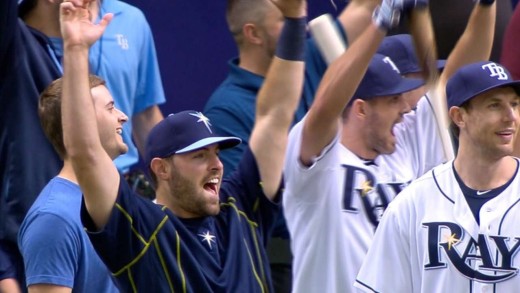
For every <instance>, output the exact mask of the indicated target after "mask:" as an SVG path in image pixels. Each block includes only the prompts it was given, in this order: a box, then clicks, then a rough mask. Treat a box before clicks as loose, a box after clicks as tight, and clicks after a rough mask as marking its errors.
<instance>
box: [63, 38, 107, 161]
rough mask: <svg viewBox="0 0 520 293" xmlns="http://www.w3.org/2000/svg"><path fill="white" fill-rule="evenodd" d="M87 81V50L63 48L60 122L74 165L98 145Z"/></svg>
mask: <svg viewBox="0 0 520 293" xmlns="http://www.w3.org/2000/svg"><path fill="white" fill-rule="evenodd" d="M95 117H96V114H95V110H94V105H93V103H92V98H91V95H90V86H89V79H88V47H85V48H81V47H67V46H65V48H64V56H63V95H62V123H63V140H64V144H65V148H66V150H67V154H68V156H69V158H71V159H72V162H73V164H74V165H78V166H79V165H81V164H83V163H82V162H83V161H85V160H87V162H86V163H88V160H89V153H92V152H93V151H92V148H95V146H96V145H101V142H100V141H99V135H98V130H97V123H96V120H95Z"/></svg>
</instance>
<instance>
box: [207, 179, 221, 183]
mask: <svg viewBox="0 0 520 293" xmlns="http://www.w3.org/2000/svg"><path fill="white" fill-rule="evenodd" d="M218 181H219V180H218V178H213V179H211V180H210V181H208V183H212V184H218Z"/></svg>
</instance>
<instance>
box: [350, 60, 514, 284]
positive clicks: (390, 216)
mask: <svg viewBox="0 0 520 293" xmlns="http://www.w3.org/2000/svg"><path fill="white" fill-rule="evenodd" d="M519 91H520V81H514V80H512V78H511V76H510V74H509V72H507V70H506V69H505V68H504V67H502V66H501V65H499V64H496V63H493V62H488V61H486V62H477V63H473V64H470V65H467V66H465V67H462V68H461V69H460V70H459V71H458V72H457V73H455V74H454V75H453V77H451V78H450V80H449V82H448V85H447V96H448V106H449V107H450V110H449V115H450V118H451V121H452V125H453V127H454V128H455V129H457V132H458V137H459V149H458V154H457V156H456V158H455V160H454V161H450V162H448V163H446V164H443V165H440V166H438V167H436V168H434V169H433V170H432V171H431V172H428V173H427V174H426V175H424V176H423V177H421V178H420V179H418V180H417V181H415V182H414V183H412V184H411V185H410V186H409V187H408V188H406V189H405V190H404V191H403V192H402V193H401V194H400V195H399V196H398V197H397V199H396V200H395V201H394V202H392V203H391V204H390V206H389V207H388V209H387V211H386V212H385V215H384V216H383V219H382V221H381V224H380V225H379V228H378V229H377V232H376V234H375V238H374V241H373V244H372V246H371V247H370V250H369V251H368V254H367V256H366V258H365V261H364V263H363V266H362V268H361V270H360V272H359V276H358V278H357V281H356V287H358V288H361V289H363V290H364V291H366V292H517V291H518V288H520V276H519V275H518V273H519V268H520V254H518V252H519V250H520V226H519V225H518V223H519V220H520V206H519V199H520V197H519V194H520V176H519V175H518V164H519V162H518V159H517V158H514V157H512V156H511V153H512V150H513V140H514V137H515V135H516V133H517V130H518V124H519V123H520V118H519V113H518V105H519V103H520V97H519V96H518V93H519Z"/></svg>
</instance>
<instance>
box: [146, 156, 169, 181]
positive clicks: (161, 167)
mask: <svg viewBox="0 0 520 293" xmlns="http://www.w3.org/2000/svg"><path fill="white" fill-rule="evenodd" d="M150 169H152V172H153V173H154V174H155V176H156V177H157V181H162V180H168V178H169V177H170V165H169V164H168V162H166V159H161V158H153V159H152V161H151V162H150Z"/></svg>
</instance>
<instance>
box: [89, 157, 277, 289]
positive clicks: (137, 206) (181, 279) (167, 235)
mask: <svg viewBox="0 0 520 293" xmlns="http://www.w3.org/2000/svg"><path fill="white" fill-rule="evenodd" d="M220 201H221V209H220V213H219V214H218V215H217V216H214V217H205V218H200V219H189V220H186V219H179V218H178V217H176V216H175V215H174V214H173V213H171V212H170V210H168V209H167V208H166V207H162V206H159V205H155V204H153V203H152V202H150V201H148V200H146V199H143V198H141V197H140V196H138V195H135V194H134V193H133V192H132V191H131V189H130V187H129V186H128V184H127V183H126V182H125V181H124V180H123V179H121V181H120V187H119V194H118V197H117V200H116V204H115V207H114V209H113V212H112V215H111V217H110V219H109V222H108V224H107V225H106V226H105V228H104V229H103V230H102V231H100V232H94V233H89V236H90V239H91V241H92V243H93V245H94V247H95V249H96V251H97V252H98V254H99V255H100V256H101V258H102V259H103V261H104V262H105V264H107V266H108V267H109V269H110V270H111V271H112V273H113V274H114V275H115V276H116V277H117V282H118V284H119V287H120V288H121V290H122V291H124V292H132V291H134V292H173V291H175V292H273V288H272V282H271V276H270V271H269V262H268V260H267V256H266V252H265V249H264V246H265V245H266V243H267V236H268V235H269V233H270V229H271V228H272V226H273V220H274V219H275V217H276V215H277V212H278V210H279V208H278V205H276V204H274V203H273V202H271V201H269V200H268V199H267V198H266V197H265V195H264V193H263V191H262V188H261V186H260V176H259V173H258V167H257V164H256V160H255V158H254V156H253V154H252V153H251V151H250V150H247V151H246V152H245V153H244V157H243V159H242V161H241V163H240V165H239V168H238V171H237V172H236V173H235V174H233V175H232V176H231V177H230V178H229V179H226V180H224V182H223V184H222V186H221V190H220ZM81 213H82V220H83V224H84V225H85V226H86V228H87V230H91V231H94V229H95V225H94V224H93V223H92V220H91V219H90V217H89V215H88V212H87V211H86V208H85V205H84V204H83V206H82V211H81Z"/></svg>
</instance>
